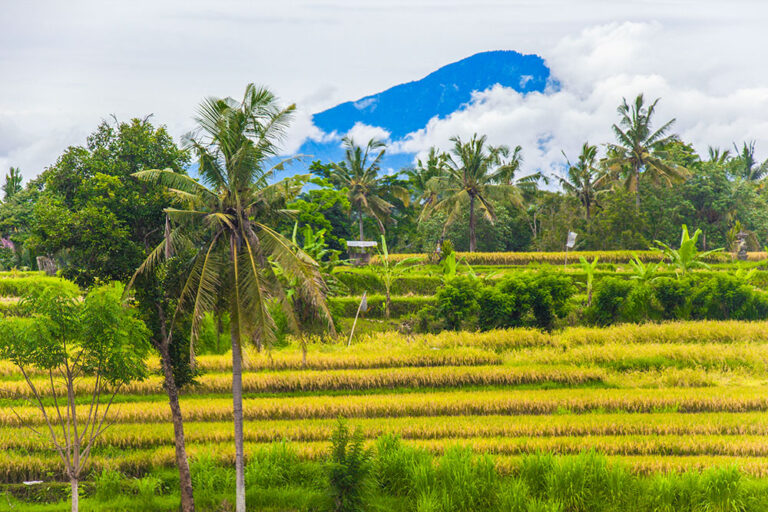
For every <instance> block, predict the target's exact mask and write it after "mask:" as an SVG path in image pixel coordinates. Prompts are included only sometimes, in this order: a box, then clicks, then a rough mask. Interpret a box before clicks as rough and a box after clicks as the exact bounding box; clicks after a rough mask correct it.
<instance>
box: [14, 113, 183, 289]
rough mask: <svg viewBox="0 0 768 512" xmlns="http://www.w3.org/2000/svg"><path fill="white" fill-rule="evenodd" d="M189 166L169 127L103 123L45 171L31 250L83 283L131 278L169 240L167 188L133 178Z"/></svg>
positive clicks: (137, 122) (34, 214) (141, 121)
mask: <svg viewBox="0 0 768 512" xmlns="http://www.w3.org/2000/svg"><path fill="white" fill-rule="evenodd" d="M188 161H189V157H188V155H187V154H186V152H185V151H183V150H182V149H180V148H179V147H178V146H177V145H176V144H175V143H174V141H173V138H172V137H171V136H170V135H169V134H168V132H167V131H166V130H165V128H163V127H157V128H156V127H154V126H153V125H152V124H151V123H150V122H149V121H148V120H147V119H132V120H131V121H130V122H115V123H107V122H103V123H102V124H100V125H99V127H98V128H97V129H96V130H95V131H94V132H93V133H92V134H91V135H89V136H88V139H87V141H86V144H85V146H76V147H70V148H68V149H67V150H66V151H65V152H64V154H63V155H61V156H60V157H59V159H58V160H57V161H56V163H55V164H54V165H52V166H51V167H49V168H48V169H46V171H45V172H43V173H42V174H41V176H40V178H39V181H40V187H41V188H42V191H41V192H40V194H39V197H38V198H37V199H36V201H35V203H34V205H33V208H32V221H31V222H30V225H29V230H30V233H29V236H28V237H27V239H26V243H25V245H26V248H27V249H29V250H31V251H32V252H35V253H37V254H38V255H41V256H42V255H45V256H51V257H56V259H57V260H58V261H59V263H60V264H61V267H62V274H63V275H64V277H67V278H69V279H72V280H74V281H75V282H77V283H78V284H80V285H81V286H90V285H91V284H93V283H94V282H95V281H96V280H97V279H100V280H102V281H112V280H117V281H123V282H125V281H127V280H128V279H129V278H130V277H131V275H132V274H133V272H134V270H136V267H137V266H138V265H139V264H140V263H141V262H142V260H143V259H144V258H145V257H146V255H147V253H148V252H149V251H150V250H151V249H152V248H153V247H154V246H156V245H157V244H158V243H159V242H160V240H161V239H162V238H163V229H162V226H163V222H164V220H165V214H164V213H163V207H164V206H165V205H166V204H167V203H168V202H169V200H170V196H169V195H168V193H167V192H166V191H165V189H163V188H162V187H158V186H155V185H153V184H150V183H142V182H140V181H139V180H137V179H135V178H134V177H132V176H131V174H133V173H134V172H137V171H140V170H142V169H152V168H166V167H168V168H171V169H174V170H176V171H178V172H183V169H184V167H185V166H186V164H187V162H188ZM25 192H26V191H25Z"/></svg>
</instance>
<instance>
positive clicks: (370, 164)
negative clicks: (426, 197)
mask: <svg viewBox="0 0 768 512" xmlns="http://www.w3.org/2000/svg"><path fill="white" fill-rule="evenodd" d="M342 142H343V144H344V147H345V152H344V161H343V162H339V163H334V164H331V165H332V171H331V174H330V179H331V182H333V183H334V185H336V186H337V187H338V188H339V189H346V191H347V197H348V198H349V204H350V205H351V208H352V211H354V212H355V214H356V215H357V225H358V230H359V232H360V240H361V241H363V240H365V232H364V228H363V214H366V215H370V216H371V217H372V218H373V219H374V220H375V221H376V223H377V224H378V226H379V231H381V233H382V234H384V233H385V232H386V229H385V228H384V221H385V220H386V219H387V217H389V213H390V211H391V210H392V208H393V205H392V203H390V202H388V201H386V200H384V199H383V196H384V194H385V193H386V187H385V185H384V183H383V180H382V177H380V176H379V170H380V166H381V159H382V158H384V153H385V152H386V144H384V142H382V141H379V140H376V139H371V140H369V141H368V144H366V146H365V148H362V147H360V146H358V145H357V144H355V141H354V140H352V139H351V138H350V137H344V138H343V139H342ZM395 192H397V193H398V194H399V195H401V196H404V195H407V192H406V191H405V190H400V189H398V190H396V191H395Z"/></svg>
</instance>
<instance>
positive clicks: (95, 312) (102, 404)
mask: <svg viewBox="0 0 768 512" xmlns="http://www.w3.org/2000/svg"><path fill="white" fill-rule="evenodd" d="M122 291H123V289H122V286H121V285H118V284H113V285H107V286H100V287H98V288H95V289H93V290H92V291H91V292H90V293H89V294H88V295H87V296H86V297H85V299H84V300H80V299H79V297H78V296H77V295H78V293H77V291H76V290H73V289H70V288H69V287H55V286H49V287H45V288H42V289H41V290H39V291H37V292H36V293H32V294H28V295H26V296H25V297H24V298H23V299H22V301H21V304H20V308H21V311H22V316H19V317H6V318H3V319H0V355H2V357H3V359H8V360H10V361H12V362H13V363H14V364H15V365H16V366H17V367H18V368H19V369H20V371H21V373H22V375H23V376H24V379H25V381H26V383H27V385H28V386H29V390H30V393H31V395H32V397H33V403H34V404H35V405H36V406H37V408H38V409H39V410H40V413H41V414H42V416H43V419H44V421H45V429H46V430H47V432H45V430H43V429H41V430H42V431H41V430H37V429H36V428H34V427H33V426H31V425H29V426H28V428H29V429H30V430H32V431H33V432H34V433H35V434H36V435H39V436H41V437H45V438H47V439H48V441H50V442H51V444H52V445H53V448H54V449H55V451H56V453H57V454H58V455H59V457H60V458H61V460H62V463H63V464H64V468H65V474H66V475H67V477H68V478H69V481H70V484H71V488H72V494H71V498H72V511H73V512H76V511H77V510H78V507H79V492H78V484H79V481H80V477H81V475H82V474H83V471H84V469H85V468H86V465H87V463H88V460H89V457H90V455H91V449H92V448H93V444H94V442H95V441H96V439H97V438H98V437H99V436H100V435H101V434H102V433H103V432H104V430H105V429H106V428H107V427H108V426H109V422H108V421H106V420H107V418H108V416H109V413H110V409H111V406H112V403H113V401H114V398H115V396H116V395H117V393H118V392H119V391H120V389H121V388H122V387H123V386H125V385H126V384H128V383H130V382H132V381H135V380H141V379H143V378H145V377H146V375H147V368H146V364H145V358H146V356H147V352H148V349H149V344H148V343H147V336H148V331H147V328H146V326H145V325H144V324H143V323H142V322H141V320H139V319H138V318H137V317H136V312H135V311H134V309H133V308H129V307H126V306H125V305H124V304H123V302H122V298H121V296H122ZM32 372H41V373H43V374H44V375H45V376H46V378H43V379H37V378H35V377H33V373H32ZM86 376H92V377H93V381H92V382H93V387H92V388H91V390H90V397H87V400H86V401H85V402H80V403H81V404H84V406H82V407H78V401H77V400H76V396H75V386H76V384H77V382H78V381H80V380H81V379H83V378H84V377H86ZM62 390H63V392H64V395H65V396H62V395H61V392H62ZM43 432H45V433H43Z"/></svg>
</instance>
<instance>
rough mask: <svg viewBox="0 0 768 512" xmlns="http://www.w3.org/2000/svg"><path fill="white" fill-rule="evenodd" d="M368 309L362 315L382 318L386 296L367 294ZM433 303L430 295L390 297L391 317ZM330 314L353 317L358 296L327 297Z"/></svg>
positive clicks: (414, 312)
mask: <svg viewBox="0 0 768 512" xmlns="http://www.w3.org/2000/svg"><path fill="white" fill-rule="evenodd" d="M366 301H367V304H368V309H367V311H366V312H365V313H363V316H365V317H368V318H384V305H385V302H386V298H385V297H384V296H383V295H368V296H367V299H366ZM434 304H435V298H434V297H432V296H418V295H413V296H410V297H392V306H391V308H392V309H391V314H392V316H393V317H399V316H403V315H411V314H416V313H418V312H419V311H421V310H422V309H424V308H425V307H427V306H432V305H434ZM328 305H329V306H330V309H331V314H333V316H334V317H353V316H355V314H356V313H357V308H358V307H360V297H331V298H329V299H328Z"/></svg>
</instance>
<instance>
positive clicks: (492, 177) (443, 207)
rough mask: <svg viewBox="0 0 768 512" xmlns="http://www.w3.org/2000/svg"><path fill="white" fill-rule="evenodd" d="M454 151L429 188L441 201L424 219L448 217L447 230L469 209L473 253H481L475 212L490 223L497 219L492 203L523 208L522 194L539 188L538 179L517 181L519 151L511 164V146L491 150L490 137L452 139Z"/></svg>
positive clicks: (426, 212) (431, 208)
mask: <svg viewBox="0 0 768 512" xmlns="http://www.w3.org/2000/svg"><path fill="white" fill-rule="evenodd" d="M451 142H453V148H452V149H451V152H450V153H449V154H447V155H446V157H445V167H444V171H443V173H442V174H441V175H439V176H436V177H434V178H432V179H431V180H430V183H429V187H430V188H431V189H432V190H434V191H435V193H436V194H437V197H438V199H437V200H436V201H435V202H434V203H433V204H431V205H427V206H426V207H425V208H424V210H423V212H422V218H426V217H427V216H428V215H430V214H431V213H432V212H433V211H441V212H445V213H446V214H447V218H446V222H445V228H444V229H447V227H448V226H449V225H451V224H452V223H453V222H454V221H455V220H456V218H457V217H458V216H459V215H460V214H461V213H463V212H464V211H465V209H466V208H469V251H470V252H474V251H475V250H476V249H477V239H476V235H475V222H476V219H475V217H476V213H475V210H476V209H479V210H480V211H481V212H482V214H483V215H484V216H485V218H487V219H488V220H489V221H491V222H493V221H494V220H495V219H496V214H495V212H494V209H493V205H492V204H491V201H492V200H496V201H504V200H506V201H510V202H512V203H513V204H515V205H518V206H519V205H522V193H521V192H522V190H523V189H524V188H528V187H530V186H531V185H532V184H535V181H536V176H535V175H534V176H527V177H525V178H523V179H521V180H518V181H516V180H515V179H514V173H515V171H516V170H517V169H518V168H519V165H520V164H519V156H520V155H519V151H516V152H515V153H514V155H513V157H517V158H516V159H515V158H513V159H510V160H507V159H508V158H509V156H510V151H509V148H508V147H507V146H490V145H487V144H486V137H485V135H483V136H480V137H479V136H478V135H477V134H474V135H473V136H472V138H471V139H470V140H469V141H468V142H462V140H461V138H460V137H453V138H451Z"/></svg>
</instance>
